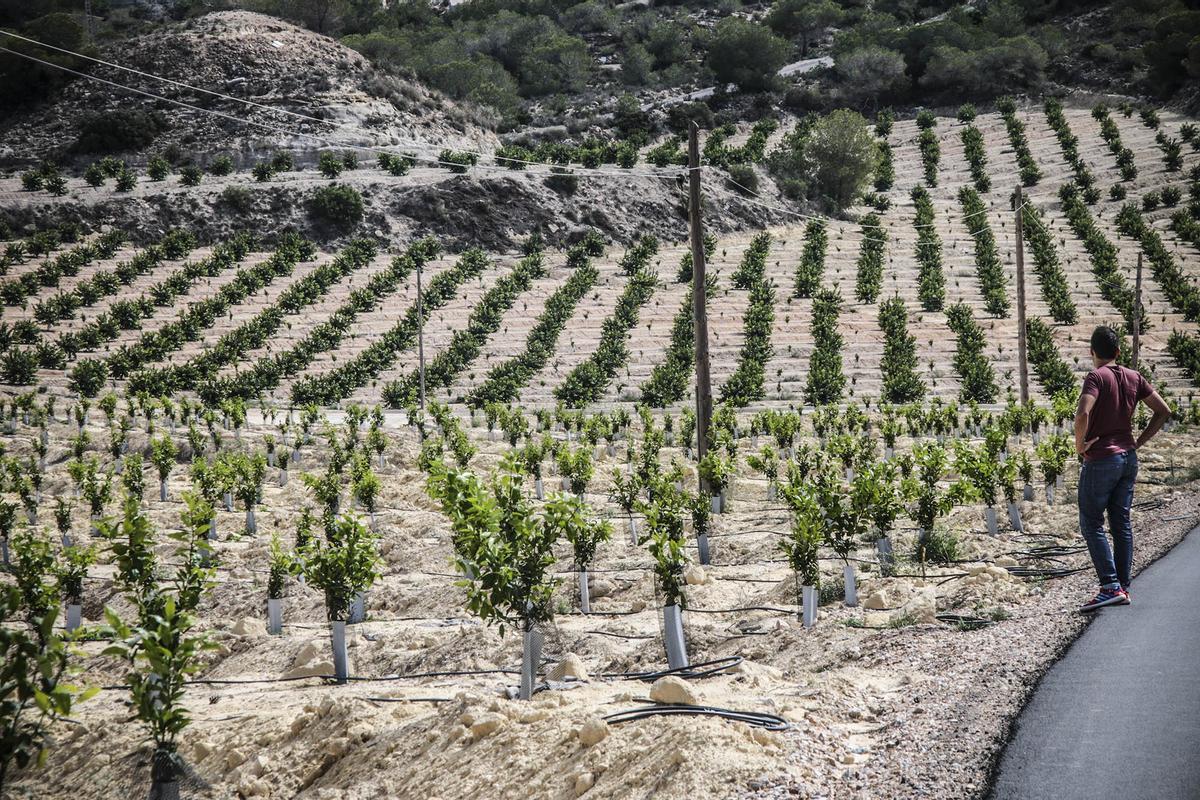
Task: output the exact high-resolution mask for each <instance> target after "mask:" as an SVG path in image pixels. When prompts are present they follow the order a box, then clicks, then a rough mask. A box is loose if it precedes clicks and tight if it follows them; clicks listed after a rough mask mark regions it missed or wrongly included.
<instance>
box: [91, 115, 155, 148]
mask: <svg viewBox="0 0 1200 800" xmlns="http://www.w3.org/2000/svg"><path fill="white" fill-rule="evenodd" d="M167 127H168V125H167V120H166V118H165V117H164V116H163V115H162V114H159V113H158V112H153V113H147V112H145V111H137V110H133V109H116V110H113V111H99V112H96V113H94V114H88V115H86V116H85V117H84V118H83V119H82V121H80V123H79V135H78V137H77V138H76V139H75V144H74V150H75V152H77V153H120V152H125V151H130V150H143V149H145V148H147V147H149V146H150V143H151V142H153V141H154V139H155V138H156V137H157V136H158V135H159V134H160V133H162V132H163V131H165V130H166V129H167Z"/></svg>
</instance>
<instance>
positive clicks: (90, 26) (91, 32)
mask: <svg viewBox="0 0 1200 800" xmlns="http://www.w3.org/2000/svg"><path fill="white" fill-rule="evenodd" d="M83 17H84V19H85V20H86V21H87V36H88V44H95V43H96V18H95V17H93V16H92V0H83Z"/></svg>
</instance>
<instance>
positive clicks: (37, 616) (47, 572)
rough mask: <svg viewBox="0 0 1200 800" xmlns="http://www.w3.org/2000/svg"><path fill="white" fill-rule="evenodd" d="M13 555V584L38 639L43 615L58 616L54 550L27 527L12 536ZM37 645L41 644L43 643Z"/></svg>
mask: <svg viewBox="0 0 1200 800" xmlns="http://www.w3.org/2000/svg"><path fill="white" fill-rule="evenodd" d="M13 554H14V555H15V556H16V560H15V561H14V562H13V564H12V566H11V572H12V577H13V581H14V583H16V585H17V588H18V589H20V590H21V600H22V602H23V604H24V606H25V610H26V615H27V621H28V622H29V625H30V627H32V628H33V630H34V631H35V632H36V633H37V634H38V636H39V639H40V637H41V636H42V631H41V629H40V628H39V627H38V623H39V622H40V621H41V620H42V619H43V618H44V617H46V616H47V615H49V616H51V617H54V616H57V614H58V605H59V601H60V586H59V583H58V581H57V580H56V579H55V578H56V576H55V571H54V567H55V563H54V562H55V559H54V550H53V549H52V548H51V546H50V542H49V540H47V539H46V538H45V537H44V536H43V535H42V532H41V531H39V530H38V529H36V528H32V527H30V528H23V529H21V530H20V531H17V532H16V534H15V535H14V536H13ZM41 643H42V644H43V645H44V644H45V640H41Z"/></svg>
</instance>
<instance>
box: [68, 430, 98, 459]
mask: <svg viewBox="0 0 1200 800" xmlns="http://www.w3.org/2000/svg"><path fill="white" fill-rule="evenodd" d="M69 442H70V445H71V457H72V458H74V459H76V460H79V459H81V458H83V454H84V453H86V452H87V448H88V445H89V444H91V442H92V435H91V434H90V433H88V432H87V431H85V430H83V429H82V428H81V429H80V430H79V433H77V434H76V435H74V436H72V437H71V438H70V439H69Z"/></svg>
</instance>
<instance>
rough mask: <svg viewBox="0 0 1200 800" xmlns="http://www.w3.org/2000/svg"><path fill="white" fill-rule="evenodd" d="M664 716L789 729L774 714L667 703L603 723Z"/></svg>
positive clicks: (618, 714) (611, 717) (608, 718)
mask: <svg viewBox="0 0 1200 800" xmlns="http://www.w3.org/2000/svg"><path fill="white" fill-rule="evenodd" d="M664 716H666V717H675V716H686V717H717V718H719V719H727V720H730V721H732V722H743V723H745V724H747V725H752V726H754V727H756V728H764V729H766V730H769V731H785V730H788V729H789V728H790V727H791V725H790V724H789V723H788V721H787V720H785V719H784V718H783V717H777V716H775V715H774V714H763V713H759V712H757V711H735V710H733V709H730V708H718V707H716V706H685V705H677V704H668V703H655V704H654V705H649V706H644V707H642V708H631V709H629V710H627V711H618V712H616V713H615V714H609V715H608V716H606V717H605V718H604V721H605V722H607V723H608V724H609V725H620V724H621V723H623V722H635V721H637V720H640V719H649V718H650V717H664Z"/></svg>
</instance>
